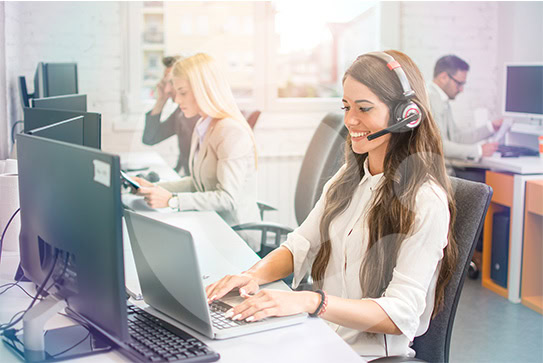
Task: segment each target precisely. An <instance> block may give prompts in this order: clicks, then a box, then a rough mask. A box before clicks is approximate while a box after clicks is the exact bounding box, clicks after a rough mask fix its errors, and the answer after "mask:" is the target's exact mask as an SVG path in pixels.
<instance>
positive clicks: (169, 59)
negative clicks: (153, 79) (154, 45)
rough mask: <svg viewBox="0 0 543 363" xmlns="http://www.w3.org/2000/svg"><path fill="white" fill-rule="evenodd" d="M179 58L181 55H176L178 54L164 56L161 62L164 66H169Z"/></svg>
mask: <svg viewBox="0 0 543 363" xmlns="http://www.w3.org/2000/svg"><path fill="white" fill-rule="evenodd" d="M180 58H181V56H178V55H174V56H171V57H164V58H162V64H164V67H166V68H170V67H171V66H173V65H174V64H175V62H177V61H178V60H179V59H180Z"/></svg>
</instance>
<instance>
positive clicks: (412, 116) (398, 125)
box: [367, 113, 420, 141]
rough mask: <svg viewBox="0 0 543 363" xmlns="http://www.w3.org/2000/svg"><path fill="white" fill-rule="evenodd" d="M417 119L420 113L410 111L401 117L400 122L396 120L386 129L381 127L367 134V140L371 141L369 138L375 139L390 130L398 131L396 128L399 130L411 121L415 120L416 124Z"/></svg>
mask: <svg viewBox="0 0 543 363" xmlns="http://www.w3.org/2000/svg"><path fill="white" fill-rule="evenodd" d="M419 119H420V114H418V113H412V114H410V115H409V116H407V118H405V119H403V120H402V121H400V122H398V123H396V124H394V125H392V126H390V127H387V128H386V129H382V130H381V131H378V132H376V133H375V134H369V135H368V137H367V139H368V140H369V141H371V140H374V139H376V138H378V137H381V136H384V135H386V134H389V133H391V132H398V130H401V129H402V128H403V127H405V126H407V127H409V124H410V123H412V122H417V125H418V123H420V121H419ZM413 127H415V126H413Z"/></svg>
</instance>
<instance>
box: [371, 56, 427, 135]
mask: <svg viewBox="0 0 543 363" xmlns="http://www.w3.org/2000/svg"><path fill="white" fill-rule="evenodd" d="M366 54H367V55H370V56H372V57H376V58H379V59H381V60H383V61H385V63H386V65H387V67H388V69H390V70H391V71H394V73H395V74H396V76H398V79H399V80H400V83H401V85H402V89H403V98H404V99H403V100H402V101H399V102H398V103H397V104H396V106H394V110H393V114H392V115H391V123H392V125H391V126H389V127H387V128H386V129H382V130H381V131H378V132H376V133H374V134H369V135H368V137H367V139H368V140H370V141H371V140H374V139H376V138H378V137H381V136H383V135H386V134H388V133H399V132H406V131H410V130H412V129H414V128H415V127H417V126H418V125H419V124H420V122H421V120H422V116H423V113H422V111H421V109H420V107H419V106H418V105H417V104H416V103H415V102H413V101H412V100H411V99H412V98H413V97H415V91H413V89H412V88H411V85H410V84H409V81H408V80H407V76H406V75H405V72H404V71H403V69H402V66H401V65H400V63H398V62H397V61H396V60H395V59H394V58H393V57H392V56H391V55H390V54H387V53H385V52H370V53H366Z"/></svg>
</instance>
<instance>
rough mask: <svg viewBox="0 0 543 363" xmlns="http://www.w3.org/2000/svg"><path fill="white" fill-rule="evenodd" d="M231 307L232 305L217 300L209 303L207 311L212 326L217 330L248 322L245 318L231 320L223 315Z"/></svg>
mask: <svg viewBox="0 0 543 363" xmlns="http://www.w3.org/2000/svg"><path fill="white" fill-rule="evenodd" d="M230 309H232V306H230V305H228V304H227V303H225V302H223V301H219V300H215V301H213V302H212V303H211V304H210V305H209V311H210V313H211V322H212V323H213V327H214V328H216V329H219V330H223V329H228V328H234V327H236V326H240V325H247V324H250V323H249V322H247V321H245V320H232V319H230V318H227V317H225V316H224V314H226V312H227V311H228V310H230Z"/></svg>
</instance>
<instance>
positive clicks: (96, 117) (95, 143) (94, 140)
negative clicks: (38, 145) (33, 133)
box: [23, 107, 102, 149]
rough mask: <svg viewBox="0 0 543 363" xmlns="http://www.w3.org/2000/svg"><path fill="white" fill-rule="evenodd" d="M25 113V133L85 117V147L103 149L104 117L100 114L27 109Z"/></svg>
mask: <svg viewBox="0 0 543 363" xmlns="http://www.w3.org/2000/svg"><path fill="white" fill-rule="evenodd" d="M23 112H24V132H25V133H27V132H28V131H30V130H33V129H37V128H40V127H44V126H47V125H51V124H54V123H57V122H59V121H62V120H66V119H70V118H74V117H78V116H83V118H84V121H83V145H85V146H88V147H93V148H95V149H100V147H101V134H102V115H101V114H99V113H96V112H79V111H66V110H49V109H42V108H27V107H25V108H24V109H23Z"/></svg>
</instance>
